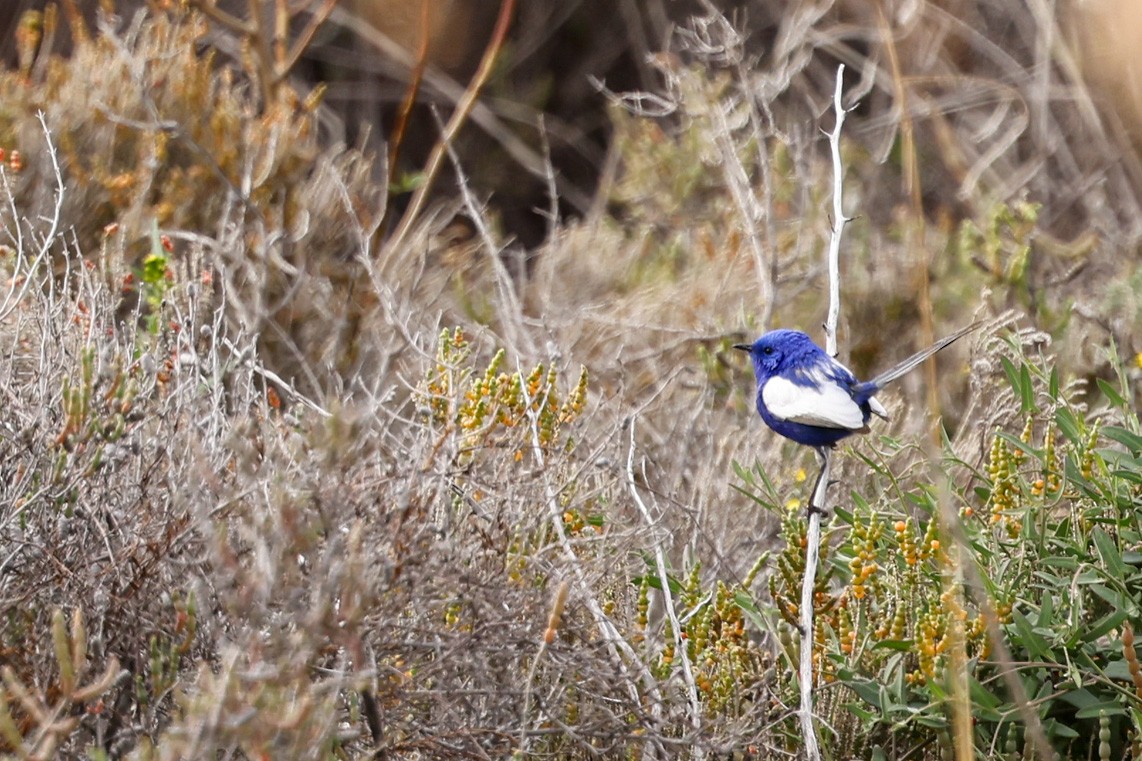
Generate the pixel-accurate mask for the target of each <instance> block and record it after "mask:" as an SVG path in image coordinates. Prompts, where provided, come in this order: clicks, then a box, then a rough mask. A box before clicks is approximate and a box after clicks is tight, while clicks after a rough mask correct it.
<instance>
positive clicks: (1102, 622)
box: [1083, 610, 1129, 642]
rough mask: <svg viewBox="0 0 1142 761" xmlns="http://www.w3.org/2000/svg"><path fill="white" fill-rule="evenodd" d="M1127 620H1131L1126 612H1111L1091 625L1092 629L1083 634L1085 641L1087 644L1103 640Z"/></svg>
mask: <svg viewBox="0 0 1142 761" xmlns="http://www.w3.org/2000/svg"><path fill="white" fill-rule="evenodd" d="M1127 618H1129V615H1128V614H1127V612H1126V611H1124V610H1114V611H1111V612H1110V613H1107V614H1106V615H1105V616H1103V617H1102V618H1100V619H1099V620H1097V621H1095V622H1094V623H1093V624H1091V625H1090V628H1089V629H1087V630H1086V631H1084V632H1083V639H1084V640H1086V641H1087V642H1094V641H1095V640H1098V639H1101V638H1102V637H1103V636H1104V635H1105V634H1107V633H1108V632H1110V631H1111V630H1112V629H1117V628H1118V627H1119V625H1121V624H1122V622H1123V621H1125V620H1126V619H1127Z"/></svg>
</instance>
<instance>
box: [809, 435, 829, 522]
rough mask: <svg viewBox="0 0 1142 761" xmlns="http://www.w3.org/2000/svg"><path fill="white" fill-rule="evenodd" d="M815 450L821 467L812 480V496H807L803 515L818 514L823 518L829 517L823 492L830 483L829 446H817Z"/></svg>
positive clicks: (824, 492)
mask: <svg viewBox="0 0 1142 761" xmlns="http://www.w3.org/2000/svg"><path fill="white" fill-rule="evenodd" d="M816 452H817V462H818V463H819V464H820V466H821V469H820V470H819V471H818V472H817V480H816V481H814V482H813V491H812V496H811V497H810V498H809V507H808V509H807V510H806V515H805V517H806V518H812V517H813V516H814V515H819V516H821V519H822V520H824V519H825V518H828V517H829V511H828V510H827V509H826V508H825V494H826V492H827V491H828V488H829V485H830V483H831V482H830V481H829V448H827V447H817V448H816Z"/></svg>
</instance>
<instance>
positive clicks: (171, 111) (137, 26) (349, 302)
mask: <svg viewBox="0 0 1142 761" xmlns="http://www.w3.org/2000/svg"><path fill="white" fill-rule="evenodd" d="M206 32H207V27H206V24H205V22H204V21H203V20H202V19H201V18H200V17H198V16H196V15H194V14H188V13H174V12H172V13H156V14H146V13H139V14H136V15H135V16H134V17H133V18H132V19H130V20H129V23H126V24H125V25H124V26H123V27H122V28H118V27H107V28H105V29H104V30H103V32H102V33H101V34H99V35H96V36H92V37H90V38H85V39H80V40H77V41H76V44H75V46H74V50H73V52H72V54H71V55H70V57H68V58H60V57H50V58H47V59H45V61H44V62H43V63H44V65H42V66H37V67H36V68H35V70H34V72H35V73H34V74H33V76H31V77H30V78H29V77H25V76H24V75H23V74H22V73H19V72H15V71H7V72H4V73H2V74H0V101H2V103H3V105H2V106H0V145H5V146H10V147H14V148H18V149H19V150H20V152H21V155H22V156H23V157H24V164H25V166H24V169H23V171H22V172H21V173H20V174H19V175H18V176H14V177H13V178H12V179H11V182H12V191H13V196H14V198H15V200H16V203H17V205H18V208H20V209H21V211H22V213H25V214H28V215H29V216H31V217H35V216H37V215H45V216H48V215H49V214H50V213H51V210H52V205H53V203H54V189H55V187H56V183H55V180H54V175H53V172H54V169H53V165H52V160H53V157H52V151H50V150H49V149H48V146H47V145H46V143H45V138H44V132H43V130H42V129H41V127H40V126H39V120H38V118H37V115H38V114H39V113H41V112H42V113H43V116H44V120H45V121H46V122H47V125H48V128H49V130H50V132H51V134H52V135H54V136H56V137H55V147H56V153H57V157H58V161H59V163H60V165H61V166H62V171H63V175H64V177H65V178H66V183H67V187H68V192H67V193H66V194H65V196H64V203H63V207H62V209H60V212H59V215H58V217H59V224H60V226H61V228H62V229H67V230H70V231H72V233H73V235H74V238H75V242H76V244H77V245H78V248H79V250H81V251H83V252H84V253H85V254H86V255H87V256H89V257H90V256H92V255H93V252H97V251H98V252H100V255H101V256H102V258H103V259H104V262H105V263H104V264H103V265H102V266H103V269H104V270H106V275H107V277H109V278H110V279H111V280H112V281H113V282H114V287H116V288H117V287H119V286H121V285H123V284H124V283H125V282H126V281H129V280H130V278H131V277H132V276H133V275H134V274H135V272H136V270H137V268H138V267H139V266H140V265H141V263H142V259H143V258H144V257H145V256H146V255H147V254H148V253H149V252H150V251H151V248H152V246H151V241H152V231H153V230H154V229H155V228H158V229H159V230H161V231H162V232H163V233H165V234H167V235H168V237H169V238H170V239H171V240H172V241H173V242H174V249H175V250H172V251H171V258H172V260H173V261H174V262H175V263H176V266H177V267H178V268H179V270H180V272H182V273H183V274H184V275H185V276H188V277H199V276H202V275H203V274H204V273H203V272H202V270H201V269H200V270H196V271H191V269H192V268H194V267H196V266H199V267H201V268H204V269H205V270H208V271H209V272H207V273H206V274H207V275H208V276H209V277H211V278H212V279H213V280H214V286H215V288H214V289H215V290H216V291H217V292H218V296H219V299H218V300H219V302H222V301H224V302H225V303H226V304H228V305H229V308H228V309H227V311H226V321H227V323H228V324H229V325H230V326H231V327H233V328H234V329H236V330H237V329H241V330H243V331H246V332H247V333H252V334H254V335H256V336H257V337H258V341H259V347H260V350H261V353H262V356H263V357H265V358H266V361H268V362H270V363H271V364H272V365H274V366H275V367H277V368H278V369H279V370H281V371H282V372H283V374H285V375H286V377H291V378H297V380H298V382H299V383H300V384H302V385H304V386H306V388H307V389H308V390H310V391H317V390H318V389H322V388H326V387H327V385H328V383H329V382H330V381H329V377H328V375H325V371H326V370H333V371H336V372H338V373H340V374H342V375H344V376H345V377H352V376H353V375H354V374H355V372H356V371H358V370H359V369H360V368H361V366H362V365H369V364H370V363H371V362H375V361H377V358H376V357H375V356H362V355H361V354H360V353H359V352H358V351H356V350H355V348H354V347H355V346H356V338H357V333H356V332H357V328H358V326H359V324H360V322H361V321H362V320H363V319H364V320H366V321H367V317H368V315H369V314H370V312H371V311H372V310H374V309H375V308H376V304H375V301H371V300H368V299H366V300H364V301H362V299H361V298H360V297H359V294H357V295H354V292H353V287H354V283H355V282H357V281H358V280H360V279H361V278H362V277H363V270H362V268H361V267H360V265H359V264H357V263H356V261H355V257H356V256H357V254H358V253H359V251H360V249H361V246H362V237H364V238H366V239H367V237H368V234H369V231H370V230H371V229H373V226H374V225H375V222H374V221H373V220H376V219H379V216H380V214H381V213H383V210H384V193H383V192H382V191H381V189H380V188H379V187H378V186H377V184H376V182H375V178H374V177H373V168H372V161H371V158H370V157H368V156H365V155H363V154H361V153H360V152H358V151H354V150H349V149H346V148H345V147H344V146H339V145H333V146H323V145H321V143H320V141H319V139H318V133H319V119H318V114H317V107H318V104H319V102H320V92H315V93H313V94H312V95H310V96H309V97H308V99H305V100H303V99H301V98H300V96H298V95H297V94H296V93H295V92H294V91H293V90H292V89H290V88H287V87H283V88H278V89H276V90H274V91H273V100H272V101H270V102H262V101H260V100H259V98H258V97H257V96H256V95H255V94H253V93H251V92H250V85H249V83H248V82H247V81H246V80H244V79H242V78H241V77H240V76H235V74H234V72H233V71H231V70H229V69H227V68H225V67H220V66H219V65H218V64H217V62H216V61H215V60H214V56H213V55H211V54H209V53H206V54H203V53H202V52H201V50H200V45H201V43H202V40H203V38H204V36H205V34H206ZM223 291H225V295H224V296H223V295H222V292H223ZM130 300H131V296H130V295H129V294H128V297H127V302H126V303H125V306H124V309H129V308H130ZM317 325H321V326H322V327H321V328H317V327H315V326H317ZM314 368H316V371H315V370H313V369H314ZM319 376H321V377H319Z"/></svg>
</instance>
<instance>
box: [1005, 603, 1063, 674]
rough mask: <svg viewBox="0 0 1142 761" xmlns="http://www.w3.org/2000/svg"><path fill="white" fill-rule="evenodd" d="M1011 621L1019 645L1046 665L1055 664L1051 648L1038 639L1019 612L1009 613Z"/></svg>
mask: <svg viewBox="0 0 1142 761" xmlns="http://www.w3.org/2000/svg"><path fill="white" fill-rule="evenodd" d="M1011 619H1012V622H1013V623H1014V624H1015V630H1016V632H1018V634H1019V644H1021V645H1022V646H1023V647H1024V648H1025V649H1026V650H1027V652H1028V653H1030V654H1031V656H1032V657H1033V658H1036V659H1038V660H1041V661H1047V662H1048V663H1054V662H1055V660H1056V659H1055V656H1054V654H1053V653H1052V652H1051V648H1050V647H1048V646H1047V643H1046V641H1045V640H1044V639H1043V638H1042V637H1040V636H1039V635H1038V634H1037V633H1036V632H1035V629H1034V627H1032V626H1031V622H1030V621H1028V620H1027V617H1026V616H1024V615H1023V614H1022V613H1021V612H1020V611H1018V610H1013V611H1011Z"/></svg>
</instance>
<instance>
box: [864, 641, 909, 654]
mask: <svg viewBox="0 0 1142 761" xmlns="http://www.w3.org/2000/svg"><path fill="white" fill-rule="evenodd" d="M913 644H914V642H913V641H912V640H910V639H882V640H880V641H879V642H877V643H876V644H875V645H873V646H872V648H873V649H874V650H880V649H883V650H896V651H897V652H901V653H907V652H908V651H910V650H911V649H912V645H913Z"/></svg>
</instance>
